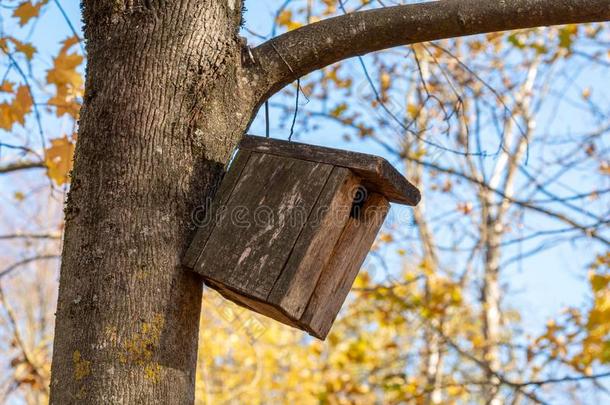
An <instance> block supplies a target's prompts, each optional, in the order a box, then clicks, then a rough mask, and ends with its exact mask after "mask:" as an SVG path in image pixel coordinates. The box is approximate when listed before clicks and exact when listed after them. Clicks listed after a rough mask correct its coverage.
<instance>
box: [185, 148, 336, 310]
mask: <svg viewBox="0 0 610 405" xmlns="http://www.w3.org/2000/svg"><path fill="white" fill-rule="evenodd" d="M331 170H332V166H330V165H327V164H323V163H317V162H309V161H304V160H297V159H291V158H286V157H278V156H275V155H267V154H260V153H253V154H252V155H251V156H250V159H249V161H248V165H247V166H246V168H245V169H244V170H243V171H242V173H241V177H240V180H239V182H238V183H237V185H236V186H235V189H234V192H233V194H232V196H231V198H230V199H229V201H228V202H227V204H226V207H227V210H228V212H227V213H226V216H224V217H223V219H222V220H221V221H220V222H219V223H217V225H216V227H215V228H214V230H213V231H212V234H211V236H210V238H209V240H208V243H207V245H206V247H205V252H204V254H203V255H202V256H201V258H200V259H199V262H198V263H197V265H196V269H197V272H199V273H200V274H203V275H204V276H206V277H208V278H210V279H213V280H215V281H217V282H222V283H224V284H226V285H227V286H230V287H231V288H232V289H234V290H236V291H240V292H243V293H244V294H247V295H250V296H252V297H255V298H258V299H263V300H264V299H266V298H267V296H268V295H269V292H270V291H271V288H272V287H273V284H274V283H275V281H276V280H277V278H278V276H279V275H280V272H281V270H282V268H283V267H284V264H285V263H286V261H287V259H288V257H289V255H290V252H291V251H292V248H293V246H294V244H295V243H296V239H297V237H298V235H299V234H300V232H301V229H302V228H303V226H304V225H305V223H306V220H307V217H308V216H309V213H310V212H311V209H312V208H313V206H314V204H315V203H316V201H317V199H318V196H319V195H320V192H321V191H322V189H323V187H324V185H325V184H326V180H327V178H328V176H329V175H330V172H331Z"/></svg>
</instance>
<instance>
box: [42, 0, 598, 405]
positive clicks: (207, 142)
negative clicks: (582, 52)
mask: <svg viewBox="0 0 610 405" xmlns="http://www.w3.org/2000/svg"><path fill="white" fill-rule="evenodd" d="M492 3H493V4H497V6H493V7H492V6H490V4H492ZM241 8H242V2H241V0H197V1H195V0H83V16H84V21H85V37H86V41H87V53H88V66H87V82H86V91H85V99H84V103H83V108H82V112H81V121H80V127H79V138H78V144H77V149H76V160H75V166H74V172H73V177H72V187H71V191H70V194H69V197H68V202H67V206H66V210H65V214H66V231H65V240H64V250H63V260H62V266H61V276H60V291H59V301H58V308H57V321H56V332H55V342H54V352H53V366H52V383H51V402H52V403H55V404H67V403H75V402H83V403H192V402H193V399H194V380H195V365H196V357H197V336H198V333H197V332H198V326H199V325H198V319H199V312H200V302H201V281H200V280H199V279H198V278H197V277H196V276H195V275H193V274H191V273H189V272H187V271H185V270H184V269H183V268H182V267H181V265H180V260H181V255H182V253H183V252H184V250H185V248H186V246H187V244H188V242H189V240H190V237H191V235H192V233H193V232H192V230H191V229H190V228H189V224H190V223H191V213H192V211H193V209H194V208H195V207H197V206H199V205H201V204H202V203H203V202H204V199H205V198H207V197H210V196H211V195H212V194H213V190H214V186H215V184H217V182H218V179H219V178H220V176H221V175H222V171H223V168H224V165H225V164H226V162H227V161H228V159H229V156H230V153H231V151H232V149H233V148H234V146H235V145H236V143H237V142H238V140H239V139H240V137H241V135H242V134H243V133H244V132H245V130H246V129H247V127H248V125H249V123H250V121H251V120H252V118H253V116H254V114H255V113H256V111H257V109H258V106H259V105H260V104H261V103H262V102H263V101H264V100H265V98H267V97H268V96H270V95H271V94H273V93H274V92H275V91H277V90H279V89H280V88H281V87H282V86H284V85H285V84H287V83H289V82H290V81H291V80H293V79H295V78H296V77H298V76H300V75H302V74H305V73H308V72H310V71H312V70H314V69H317V68H320V67H323V66H325V65H326V64H329V63H332V62H335V61H338V60H340V59H343V58H346V57H350V56H354V55H356V54H360V53H364V52H370V51H374V50H378V49H383V48H387V47H390V46H396V45H399V44H406V43H413V42H418V41H423V40H434V39H440V38H446V37H450V36H460V35H468V34H473V33H478V32H487V31H498V30H505V29H513V28H520V27H531V26H535V25H549V24H556V23H568V22H574V23H577V22H586V21H602V20H607V19H609V18H610V4H609V3H608V1H607V0H514V1H511V2H489V1H488V0H459V1H458V0H449V1H443V2H436V3H428V4H426V5H414V6H399V7H395V8H392V10H388V9H385V10H378V11H374V12H365V13H354V14H353V15H347V16H345V17H339V18H336V19H333V20H329V21H327V22H321V23H317V24H312V25H310V26H307V27H304V28H303V29H300V30H296V31H293V32H290V33H288V34H285V35H282V36H280V37H278V38H277V39H275V40H273V41H271V42H268V43H266V44H263V45H262V46H260V47H258V48H256V49H254V50H253V55H254V59H253V60H252V59H251V58H250V57H249V52H247V51H245V50H244V47H243V45H242V43H241V41H240V40H239V37H238V30H239V23H240V16H241ZM519 18H520V19H521V20H522V21H521V22H520V21H519Z"/></svg>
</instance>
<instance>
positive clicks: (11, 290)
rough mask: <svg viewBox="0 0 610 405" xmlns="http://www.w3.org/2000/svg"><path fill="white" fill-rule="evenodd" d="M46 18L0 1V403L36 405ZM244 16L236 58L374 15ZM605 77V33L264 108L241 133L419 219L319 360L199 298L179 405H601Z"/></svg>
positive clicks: (57, 179)
mask: <svg viewBox="0 0 610 405" xmlns="http://www.w3.org/2000/svg"><path fill="white" fill-rule="evenodd" d="M63 3H64V2H61V1H59V0H53V1H48V0H39V1H29V0H26V1H11V0H2V1H1V2H0V5H1V6H2V7H1V8H0V18H1V19H0V24H1V26H0V29H1V30H0V49H1V51H2V59H1V61H2V66H1V68H2V69H3V70H2V71H1V72H0V74H1V75H2V77H1V79H0V93H1V97H2V99H1V100H0V198H1V199H2V202H1V204H0V207H1V209H0V305H1V309H0V316H1V318H0V351H1V352H2V355H1V356H0V369H1V370H2V371H1V372H0V376H1V377H0V401H4V402H7V403H32V404H37V403H45V402H46V401H47V395H48V383H49V370H50V353H51V344H52V333H53V314H54V306H55V302H56V289H57V269H58V257H59V253H60V241H61V237H62V204H63V201H64V198H65V193H66V191H67V187H68V186H69V173H70V170H71V162H72V154H73V152H74V142H75V135H74V134H75V133H76V125H77V120H78V110H79V106H80V103H81V100H82V96H83V66H84V65H83V63H84V57H85V55H84V52H83V44H82V42H81V39H80V37H81V34H80V29H81V28H80V24H79V23H78V21H79V10H78V7H77V5H75V4H70V5H68V4H67V2H65V3H66V4H63ZM249 3H250V2H246V6H249V7H250V8H251V10H250V11H248V12H247V13H246V15H245V20H246V21H245V25H244V28H243V33H242V35H244V36H246V37H247V38H248V41H249V43H250V44H252V45H254V44H257V43H260V42H262V41H263V40H265V39H268V38H271V37H273V36H275V35H278V34H280V33H282V32H284V31H287V30H292V29H295V28H298V27H299V26H301V25H304V24H308V23H312V22H315V21H317V20H319V19H323V18H327V17H331V16H334V15H339V14H343V13H345V12H351V11H354V10H360V9H366V8H374V7H384V6H388V5H392V4H394V3H395V2H389V1H384V2H382V1H377V2H371V1H366V0H362V1H360V0H359V1H355V0H354V1H344V2H343V3H342V2H340V1H337V0H286V1H276V0H269V1H266V2H264V4H262V5H259V4H257V5H256V7H255V5H254V4H253V3H252V4H249ZM62 5H63V6H64V7H65V8H63V7H62ZM609 68H610V30H609V29H608V25H607V24H591V25H583V26H563V27H555V28H539V29H531V30H524V31H518V32H509V33H498V34H488V35H481V36H473V37H468V38H461V39H454V40H447V41H438V42H435V43H425V44H418V45H414V46H408V47H400V48H394V49H391V50H388V51H384V52H378V53H375V54H374V55H370V56H366V57H363V58H355V59H351V60H348V61H345V62H342V63H340V64H336V65H333V66H331V67H328V68H325V69H323V70H321V71H318V72H315V73H312V74H310V75H309V76H307V77H305V78H303V79H301V80H300V83H299V84H298V86H297V85H296V84H295V85H292V86H289V87H287V88H286V89H285V90H284V91H283V92H282V93H281V94H278V95H276V96H274V97H273V98H272V99H271V100H270V101H269V110H270V115H269V116H270V120H269V122H268V123H267V122H266V120H265V118H264V112H263V113H260V114H259V116H258V117H257V119H256V121H255V122H254V124H253V126H252V128H251V132H252V133H256V134H264V133H265V132H266V129H267V128H268V129H269V132H270V133H271V136H273V137H279V138H287V137H288V136H289V134H293V135H294V136H293V138H294V139H295V140H298V141H301V142H307V143H317V144H322V145H328V146H337V147H342V148H346V149H353V150H359V151H369V152H371V153H376V154H380V155H383V156H385V157H387V158H388V159H389V160H390V161H391V162H392V163H393V164H395V165H396V167H398V168H399V169H400V170H401V171H403V172H404V173H405V175H406V176H407V177H408V178H409V179H410V180H411V181H413V182H414V183H416V184H417V185H418V186H419V187H420V188H421V189H422V191H423V195H424V200H423V202H422V203H421V204H420V205H419V206H418V207H416V208H414V209H404V208H398V207H394V208H393V209H392V211H391V214H390V218H389V219H388V221H387V223H386V226H385V228H384V231H383V233H382V234H381V235H380V237H379V238H378V240H377V242H376V244H375V246H374V248H373V250H372V251H371V254H370V256H369V259H368V260H367V263H366V264H365V267H364V269H363V271H362V272H361V274H360V276H359V278H358V280H357V282H356V285H355V286H354V289H353V291H352V293H351V295H350V298H349V301H348V303H347V305H346V307H345V308H344V310H343V311H342V313H341V315H340V318H339V319H338V321H337V323H336V325H335V326H334V329H333V330H332V333H331V335H330V336H329V338H328V339H327V341H326V342H319V341H316V340H314V339H311V338H309V337H306V336H304V335H303V334H302V333H301V332H298V331H293V330H290V329H289V328H287V327H284V326H282V325H279V324H278V323H276V322H274V321H271V320H268V319H263V318H262V317H259V316H257V315H254V314H252V313H250V312H249V311H247V310H244V309H242V308H239V307H236V306H234V305H232V304H231V303H228V302H226V301H225V300H222V299H221V298H220V297H219V296H217V295H216V294H215V293H213V292H211V291H208V292H207V293H206V294H205V298H204V300H205V303H204V306H203V308H204V310H203V312H202V320H201V324H202V334H201V345H202V347H205V350H201V351H200V354H199V357H200V366H199V373H198V388H197V394H198V396H197V398H198V401H199V402H201V403H205V404H208V403H209V404H217V403H260V404H267V403H299V404H301V403H303V404H307V403H323V404H370V403H388V404H397V403H425V404H435V403H490V404H501V403H550V402H555V401H559V402H561V403H568V402H575V403H583V402H584V403H601V402H604V401H608V400H610V393H609V392H608V390H609V389H610V384H609V383H608V381H610V367H609V366H608V365H609V364H610V326H609V325H610V294H609V293H608V291H609V289H608V284H609V283H610V272H609V270H610V253H608V252H609V251H608V245H609V243H610V233H609V232H608V222H609V210H610V205H609V202H610V200H609V199H608V191H610V181H609V180H610V178H609V177H608V176H609V175H610V158H609V156H608V145H607V143H608V131H609V130H610V109H609V108H608V106H609V105H610V104H609V98H610V92H609V91H610V87H609V86H608V78H609V77H610V75H609V70H608V69H609ZM297 95H298V97H297ZM74 362H75V363H78V364H79V367H82V368H84V369H86V368H87V367H88V365H87V364H86V362H84V361H80V359H78V358H75V359H74Z"/></svg>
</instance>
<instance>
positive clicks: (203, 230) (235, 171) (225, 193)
mask: <svg viewBox="0 0 610 405" xmlns="http://www.w3.org/2000/svg"><path fill="white" fill-rule="evenodd" d="M250 155H251V152H249V151H245V150H244V151H239V152H237V155H236V156H235V158H234V159H233V162H231V165H230V166H229V169H228V171H227V172H226V174H225V175H224V177H223V179H222V181H221V183H220V187H219V188H218V191H217V192H216V195H215V196H214V199H213V200H212V202H211V203H208V205H207V207H206V212H205V213H204V216H205V219H204V221H203V224H195V225H197V226H199V228H198V229H197V232H196V233H195V237H194V238H193V241H192V242H191V244H190V246H189V248H188V249H187V251H186V253H185V255H184V257H183V259H182V264H183V265H184V266H186V267H188V268H190V269H192V268H194V267H195V265H196V264H197V260H198V259H199V256H200V255H201V252H203V250H204V248H205V244H206V243H207V241H208V238H209V237H210V235H211V233H212V230H213V229H214V226H215V223H216V221H215V217H216V216H218V213H219V209H221V208H222V206H223V205H224V204H225V203H226V202H227V200H228V199H229V197H230V196H231V193H232V192H233V189H234V187H235V185H236V184H237V182H238V180H239V177H240V176H241V173H242V171H243V169H244V168H245V167H246V164H247V163H248V160H249V159H250Z"/></svg>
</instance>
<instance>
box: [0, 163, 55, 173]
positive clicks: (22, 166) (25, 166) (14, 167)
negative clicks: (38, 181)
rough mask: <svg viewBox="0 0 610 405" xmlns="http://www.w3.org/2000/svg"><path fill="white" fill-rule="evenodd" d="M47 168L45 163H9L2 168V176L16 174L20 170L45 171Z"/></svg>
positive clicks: (0, 169)
mask: <svg viewBox="0 0 610 405" xmlns="http://www.w3.org/2000/svg"><path fill="white" fill-rule="evenodd" d="M46 167H47V166H46V165H45V164H44V162H35V161H25V162H15V163H9V164H7V165H3V166H0V174H5V173H11V172H16V171H19V170H29V169H44V168H46Z"/></svg>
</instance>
